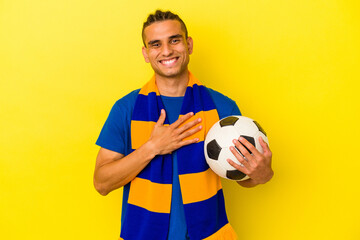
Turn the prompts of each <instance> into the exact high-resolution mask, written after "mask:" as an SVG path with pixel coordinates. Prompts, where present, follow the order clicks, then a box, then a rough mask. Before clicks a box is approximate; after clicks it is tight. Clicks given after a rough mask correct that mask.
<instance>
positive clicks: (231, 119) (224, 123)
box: [220, 116, 239, 127]
mask: <svg viewBox="0 0 360 240" xmlns="http://www.w3.org/2000/svg"><path fill="white" fill-rule="evenodd" d="M237 120H239V118H238V117H234V116H230V117H227V118H224V119H222V120H221V121H220V126H221V127H225V126H234V125H235V123H236V121H237Z"/></svg>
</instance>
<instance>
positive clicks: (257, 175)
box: [228, 137, 274, 188]
mask: <svg viewBox="0 0 360 240" xmlns="http://www.w3.org/2000/svg"><path fill="white" fill-rule="evenodd" d="M233 142H234V144H235V146H236V147H237V148H238V149H239V150H240V152H241V153H242V154H243V155H244V157H245V158H244V157H243V156H241V154H239V152H238V151H237V150H235V148H234V147H231V148H230V150H231V152H232V153H233V154H234V155H235V157H236V159H237V160H238V161H239V162H240V163H241V164H242V165H243V166H241V165H239V164H236V163H234V162H233V161H231V160H230V159H228V162H229V164H230V165H231V166H233V167H234V168H236V169H237V170H239V171H241V172H243V173H245V174H246V175H248V176H249V177H250V179H247V180H245V181H238V182H237V183H238V184H239V185H240V186H243V187H248V188H249V187H255V186H256V185H258V184H264V183H266V182H268V181H270V179H271V178H272V177H273V175H274V172H273V170H272V168H271V159H272V153H271V151H270V149H269V146H268V145H267V144H266V143H265V142H264V140H263V139H262V138H261V137H259V142H260V144H261V146H262V148H263V150H264V153H263V154H262V153H260V152H259V151H258V150H257V149H256V148H255V147H254V146H253V145H252V144H251V143H249V142H248V141H247V140H246V139H245V138H242V137H240V138H239V141H238V140H235V139H234V141H233ZM241 143H242V144H243V145H244V146H246V147H247V148H248V149H249V150H250V151H251V152H252V153H253V154H250V153H249V152H248V151H247V150H246V148H245V147H244V146H243V145H242V144H241Z"/></svg>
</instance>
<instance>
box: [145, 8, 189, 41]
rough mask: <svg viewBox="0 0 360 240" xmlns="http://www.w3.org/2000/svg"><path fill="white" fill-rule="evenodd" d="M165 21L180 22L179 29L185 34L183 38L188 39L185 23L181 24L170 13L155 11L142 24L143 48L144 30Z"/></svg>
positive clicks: (177, 18)
mask: <svg viewBox="0 0 360 240" xmlns="http://www.w3.org/2000/svg"><path fill="white" fill-rule="evenodd" d="M165 20H177V21H179V22H180V24H181V28H182V30H183V31H184V32H185V37H186V38H188V32H187V28H186V25H185V23H184V22H183V20H181V18H180V17H179V16H178V15H177V14H175V13H172V12H170V11H166V12H163V11H161V10H159V9H158V10H156V12H155V13H154V14H150V15H149V16H148V18H147V20H146V22H144V24H143V28H142V33H141V34H142V40H143V43H144V46H145V47H146V44H145V35H144V29H145V28H146V27H148V26H150V25H151V24H153V23H155V22H161V21H165Z"/></svg>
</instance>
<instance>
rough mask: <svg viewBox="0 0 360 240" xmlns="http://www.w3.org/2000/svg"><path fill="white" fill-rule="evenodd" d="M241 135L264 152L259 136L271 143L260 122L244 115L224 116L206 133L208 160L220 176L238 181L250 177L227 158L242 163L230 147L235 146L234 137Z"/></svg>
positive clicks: (206, 155) (205, 145)
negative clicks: (232, 164)
mask: <svg viewBox="0 0 360 240" xmlns="http://www.w3.org/2000/svg"><path fill="white" fill-rule="evenodd" d="M240 136H242V137H244V138H245V139H246V140H248V141H249V142H250V143H251V144H252V145H254V146H255V147H256V149H257V150H259V152H261V153H263V149H262V147H261V145H260V142H259V137H260V136H261V137H262V138H263V139H264V141H265V142H266V143H267V144H269V142H268V139H267V136H266V133H265V131H264V129H263V128H262V127H261V126H260V124H259V123H257V122H256V121H254V120H253V119H251V118H248V117H244V116H229V117H226V118H223V119H221V120H219V121H218V122H216V123H215V124H214V125H213V126H212V127H211V128H210V130H209V132H208V134H207V135H206V138H205V143H204V152H205V158H206V162H207V163H208V164H209V166H210V168H211V169H212V170H213V171H214V172H215V173H216V174H218V175H219V176H220V177H223V178H227V179H231V180H236V181H243V180H246V179H248V178H249V177H248V176H247V175H246V174H244V173H242V172H240V171H238V170H237V169H235V168H234V167H233V166H231V165H230V164H229V163H228V162H227V159H231V160H232V161H234V162H235V163H237V164H241V163H240V162H239V161H238V160H237V159H236V157H235V156H234V154H233V153H232V152H231V151H230V149H229V147H230V146H234V143H233V142H232V141H233V139H239V137H240ZM236 149H237V148H236ZM237 150H238V149H237ZM238 151H239V150H238ZM239 152H240V151H239ZM250 153H251V152H250ZM240 154H241V152H240ZM241 155H242V154H241ZM241 165H242V164H241Z"/></svg>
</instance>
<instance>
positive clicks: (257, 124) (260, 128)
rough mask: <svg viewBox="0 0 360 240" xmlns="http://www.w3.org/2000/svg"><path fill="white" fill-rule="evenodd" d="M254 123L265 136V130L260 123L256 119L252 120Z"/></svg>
mask: <svg viewBox="0 0 360 240" xmlns="http://www.w3.org/2000/svg"><path fill="white" fill-rule="evenodd" d="M254 123H255V125H256V126H257V128H258V129H259V131H260V132H262V133H263V134H264V135H265V136H267V135H266V132H265V130H264V129H263V128H262V127H261V126H260V124H259V123H258V122H257V121H254Z"/></svg>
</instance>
